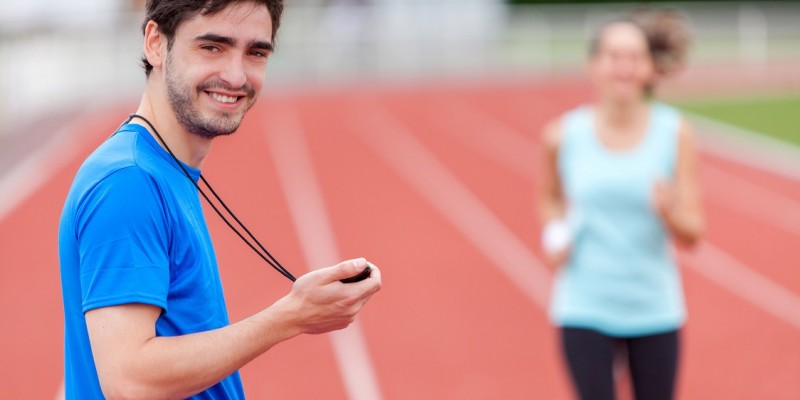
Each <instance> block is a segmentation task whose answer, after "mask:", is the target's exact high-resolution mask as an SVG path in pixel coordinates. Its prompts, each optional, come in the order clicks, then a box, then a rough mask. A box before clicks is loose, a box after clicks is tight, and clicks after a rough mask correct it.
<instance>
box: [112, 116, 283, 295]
mask: <svg viewBox="0 0 800 400" xmlns="http://www.w3.org/2000/svg"><path fill="white" fill-rule="evenodd" d="M134 118H139V119H141V120H142V121H144V122H145V123H146V124H147V125H148V126H149V127H150V129H151V130H152V131H153V133H154V134H155V135H156V137H158V140H160V141H161V143H162V144H163V145H164V148H165V149H166V150H167V152H168V153H169V155H171V156H172V158H173V159H174V160H175V162H176V163H177V164H178V167H180V169H181V171H183V174H184V175H186V177H187V178H189V181H191V182H192V184H193V185H194V187H195V188H197V191H198V192H200V195H202V196H203V198H204V199H206V202H207V203H208V205H210V206H211V208H212V209H214V211H215V212H216V213H217V215H219V217H220V218H222V220H223V221H224V222H225V224H226V225H228V227H229V228H231V230H232V231H233V232H234V233H236V236H239V238H240V239H242V241H243V242H244V243H245V244H247V246H248V247H250V249H252V250H253V251H254V252H255V253H256V254H258V256H259V257H261V259H263V260H264V261H266V262H267V264H269V265H270V266H271V267H272V268H274V269H275V270H276V271H278V272H279V273H280V274H281V275H283V276H285V277H286V278H288V279H289V280H291V281H292V282H294V281H295V280H297V279H296V278H295V277H294V275H292V274H291V273H290V272H289V271H288V270H287V269H286V268H284V267H283V265H281V263H280V262H278V260H277V259H276V258H275V257H274V256H273V255H272V254H271V253H270V252H269V251H268V250H267V249H266V248H265V247H264V246H263V245H262V244H261V242H259V241H258V239H256V237H255V236H254V235H253V234H252V233H251V232H250V230H249V229H247V227H246V226H245V225H244V223H242V221H241V220H239V218H238V217H236V214H234V213H233V211H231V209H230V208H229V207H228V205H227V204H225V202H224V201H222V198H221V197H220V196H219V195H218V194H217V192H216V191H215V190H214V188H213V187H212V186H211V184H210V183H208V181H207V180H206V178H205V177H204V176H203V175H202V174H200V180H201V181H203V183H204V184H205V185H206V187H208V189H209V190H210V191H211V194H212V195H214V198H215V199H217V201H218V202H219V203H220V204H221V205H222V207H223V208H224V209H225V211H227V212H228V214H229V215H230V216H231V217H233V219H234V221H236V223H237V224H239V226H241V227H242V229H243V230H244V231H245V232H246V233H247V235H248V236H249V237H250V238H251V239H252V240H253V242H255V245H253V243H251V242H250V241H249V240H247V238H245V237H244V235H243V234H242V233H241V232H239V230H238V229H237V228H236V227H235V226H233V224H232V223H231V222H230V221H229V220H228V218H226V217H225V215H223V213H222V212H221V211H220V210H219V208H217V206H216V205H215V204H214V203H213V202H212V201H211V199H210V198H209V197H208V195H207V194H206V193H205V192H204V191H203V189H202V188H201V187H200V185H199V184H198V183H197V182H196V181H195V180H194V179H193V178H192V176H191V175H190V174H189V171H187V170H186V167H184V166H183V163H181V161H180V160H178V157H177V156H175V153H173V152H172V149H170V148H169V146H168V145H167V142H165V141H164V138H162V137H161V134H159V133H158V130H157V129H156V127H155V126H153V124H152V123H151V122H150V121H149V120H148V119H147V118H145V117H143V116H141V115H139V114H131V115H130V117H128V120H127V121H126V122H125V123H126V124H127V123H129V122H131V120H133V119H134ZM256 246H258V249H257V248H256ZM259 249H261V251H259ZM262 252H263V253H262Z"/></svg>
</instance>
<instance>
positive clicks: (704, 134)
mask: <svg viewBox="0 0 800 400" xmlns="http://www.w3.org/2000/svg"><path fill="white" fill-rule="evenodd" d="M686 116H687V118H688V119H689V120H690V121H692V123H693V124H694V125H695V126H696V127H697V128H698V129H697V136H698V145H699V146H700V148H701V149H702V150H703V151H705V152H708V153H712V154H714V155H717V156H719V157H722V158H726V159H728V160H732V161H734V162H738V163H741V164H744V165H747V166H749V167H752V168H755V169H760V170H763V171H767V172H771V173H773V174H776V175H780V176H783V177H786V178H789V179H793V180H795V181H800V147H798V146H796V145H794V144H792V143H789V142H784V141H781V140H778V139H773V138H771V137H770V136H768V135H765V134H761V133H758V132H754V131H751V130H748V129H744V128H740V127H738V126H733V125H730V124H726V123H724V122H721V121H717V120H715V119H711V118H706V117H703V116H700V115H698V114H693V113H686ZM797 129H800V128H797Z"/></svg>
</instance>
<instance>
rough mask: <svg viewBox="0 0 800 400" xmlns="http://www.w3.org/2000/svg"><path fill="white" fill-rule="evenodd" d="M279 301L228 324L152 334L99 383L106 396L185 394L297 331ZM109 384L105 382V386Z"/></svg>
mask: <svg viewBox="0 0 800 400" xmlns="http://www.w3.org/2000/svg"><path fill="white" fill-rule="evenodd" d="M289 317H290V316H289V313H288V310H287V309H286V307H284V305H283V304H282V302H281V301H279V302H278V303H276V304H275V305H273V306H272V307H270V308H268V309H266V310H264V311H262V312H260V313H258V314H255V315H253V316H251V317H249V318H247V319H245V320H242V321H239V322H237V323H235V324H233V325H230V326H227V327H224V328H220V329H216V330H213V331H207V332H201V333H196V334H190V335H184V336H174V337H154V338H152V339H150V340H148V341H147V342H145V343H144V344H142V345H141V347H140V348H139V349H137V350H136V351H135V352H134V353H133V355H132V357H130V359H128V360H127V361H125V362H123V363H120V364H119V368H120V370H119V371H118V373H117V374H115V375H116V376H114V377H109V378H111V379H112V380H113V381H112V382H107V385H102V386H103V388H104V391H109V392H110V393H106V395H107V396H108V397H110V398H113V397H117V395H119V396H120V397H125V398H128V397H133V398H147V399H162V398H163V399H172V398H179V399H180V398H186V397H188V396H191V395H193V394H195V393H198V392H200V391H202V390H204V389H206V388H208V387H210V386H213V385H214V384H216V383H217V382H219V381H221V380H222V379H224V378H225V377H227V376H228V375H230V374H232V373H234V372H235V371H236V370H238V369H239V368H241V367H242V366H243V365H245V364H246V363H248V362H249V361H251V360H252V359H253V358H255V357H257V356H258V355H260V354H262V353H264V352H265V351H267V350H269V349H270V348H271V347H272V346H274V345H276V344H278V343H280V342H282V341H284V340H287V339H290V338H292V337H294V336H296V335H298V334H299V333H300V331H299V330H298V329H297V328H295V327H294V326H293V325H292V324H291V323H290V318H289ZM107 386H110V387H107Z"/></svg>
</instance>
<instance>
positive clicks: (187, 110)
mask: <svg viewBox="0 0 800 400" xmlns="http://www.w3.org/2000/svg"><path fill="white" fill-rule="evenodd" d="M173 61H174V60H173V57H172V55H171V54H167V59H166V62H165V68H164V69H165V75H166V79H165V82H166V85H167V95H168V96H169V103H170V106H171V107H172V111H173V112H174V113H175V117H176V118H177V119H178V123H180V124H181V126H183V127H184V129H186V130H187V131H188V132H189V133H191V134H194V135H197V136H202V137H205V138H209V139H211V138H215V137H217V136H222V135H230V134H232V133H234V132H236V130H237V129H239V124H241V123H242V118H244V114H246V113H247V111H248V110H249V109H250V107H252V106H253V104H254V103H255V97H256V93H255V90H253V88H251V87H250V86H249V85H248V84H246V83H245V84H244V86H242V87H240V88H233V87H231V86H229V85H226V84H225V83H224V82H222V81H220V80H212V81H208V82H204V83H202V84H200V85H198V86H197V87H196V88H195V91H196V92H195V93H192V89H191V86H190V85H188V84H186V83H184V82H183V81H181V80H180V78H179V72H178V71H176V69H175V66H174V62H173ZM209 89H221V90H225V91H229V92H244V93H247V94H246V95H245V98H244V101H245V102H246V105H245V109H244V112H242V114H241V115H235V114H233V113H222V112H213V111H211V112H210V113H212V115H207V116H204V115H202V114H201V113H200V110H199V109H198V107H197V97H198V96H199V95H200V93H201V92H202V91H204V90H209Z"/></svg>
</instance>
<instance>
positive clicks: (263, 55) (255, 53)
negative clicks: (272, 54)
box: [250, 51, 268, 58]
mask: <svg viewBox="0 0 800 400" xmlns="http://www.w3.org/2000/svg"><path fill="white" fill-rule="evenodd" d="M250 55H251V56H256V57H261V58H266V57H267V55H268V54H267V53H266V52H264V51H251V52H250Z"/></svg>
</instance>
